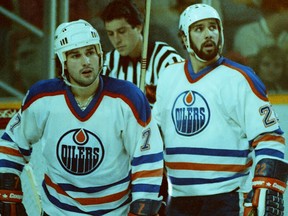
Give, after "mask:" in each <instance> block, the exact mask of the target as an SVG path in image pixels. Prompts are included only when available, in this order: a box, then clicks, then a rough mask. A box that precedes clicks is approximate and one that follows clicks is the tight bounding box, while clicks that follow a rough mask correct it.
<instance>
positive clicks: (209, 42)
mask: <svg viewBox="0 0 288 216" xmlns="http://www.w3.org/2000/svg"><path fill="white" fill-rule="evenodd" d="M189 34H190V35H189V36H190V41H191V43H190V45H191V48H192V49H193V50H194V52H195V53H196V55H197V56H198V57H200V58H201V59H203V60H206V61H209V60H212V59H214V58H215V57H216V56H217V55H218V51H219V42H220V32H219V27H218V23H217V21H216V20H215V19H206V20H201V21H198V22H196V23H194V24H192V26H191V27H190V32H189Z"/></svg>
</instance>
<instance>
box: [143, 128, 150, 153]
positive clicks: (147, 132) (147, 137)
mask: <svg viewBox="0 0 288 216" xmlns="http://www.w3.org/2000/svg"><path fill="white" fill-rule="evenodd" d="M150 135H151V129H150V128H148V129H147V130H145V131H143V133H142V138H143V140H144V144H143V145H142V146H141V151H145V150H149V149H150V144H149V141H150Z"/></svg>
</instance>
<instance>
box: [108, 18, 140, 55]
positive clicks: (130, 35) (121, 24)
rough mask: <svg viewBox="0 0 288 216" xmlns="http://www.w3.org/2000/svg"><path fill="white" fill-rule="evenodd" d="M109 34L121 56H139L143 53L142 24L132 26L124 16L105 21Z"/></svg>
mask: <svg viewBox="0 0 288 216" xmlns="http://www.w3.org/2000/svg"><path fill="white" fill-rule="evenodd" d="M105 28H106V31H107V35H108V37H109V40H110V42H111V43H112V45H113V47H114V48H115V49H117V50H118V52H119V53H120V55H121V56H130V57H137V56H138V55H139V53H141V45H140V46H139V44H141V40H142V35H141V31H142V26H136V27H134V28H133V27H132V26H131V25H130V24H129V23H128V22H127V21H126V20H125V19H124V18H122V19H114V20H112V21H111V22H105Z"/></svg>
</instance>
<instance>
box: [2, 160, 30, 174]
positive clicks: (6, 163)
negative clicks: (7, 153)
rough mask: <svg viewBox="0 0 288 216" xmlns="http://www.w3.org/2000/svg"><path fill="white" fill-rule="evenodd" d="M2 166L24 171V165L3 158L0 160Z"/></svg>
mask: <svg viewBox="0 0 288 216" xmlns="http://www.w3.org/2000/svg"><path fill="white" fill-rule="evenodd" d="M0 167H1V168H4V167H6V168H13V169H16V170H18V171H22V170H23V168H24V165H22V164H19V163H15V162H12V161H9V160H5V159H3V160H0Z"/></svg>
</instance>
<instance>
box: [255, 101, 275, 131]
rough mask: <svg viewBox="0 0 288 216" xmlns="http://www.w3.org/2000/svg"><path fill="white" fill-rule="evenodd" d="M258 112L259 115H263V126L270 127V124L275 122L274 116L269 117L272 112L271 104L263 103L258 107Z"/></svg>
mask: <svg viewBox="0 0 288 216" xmlns="http://www.w3.org/2000/svg"><path fill="white" fill-rule="evenodd" d="M259 112H260V115H261V116H263V123H264V126H265V127H270V126H271V125H274V124H276V123H277V120H276V119H275V118H273V117H272V118H271V115H272V112H273V110H272V109H271V106H268V105H265V106H263V107H260V109H259Z"/></svg>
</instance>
